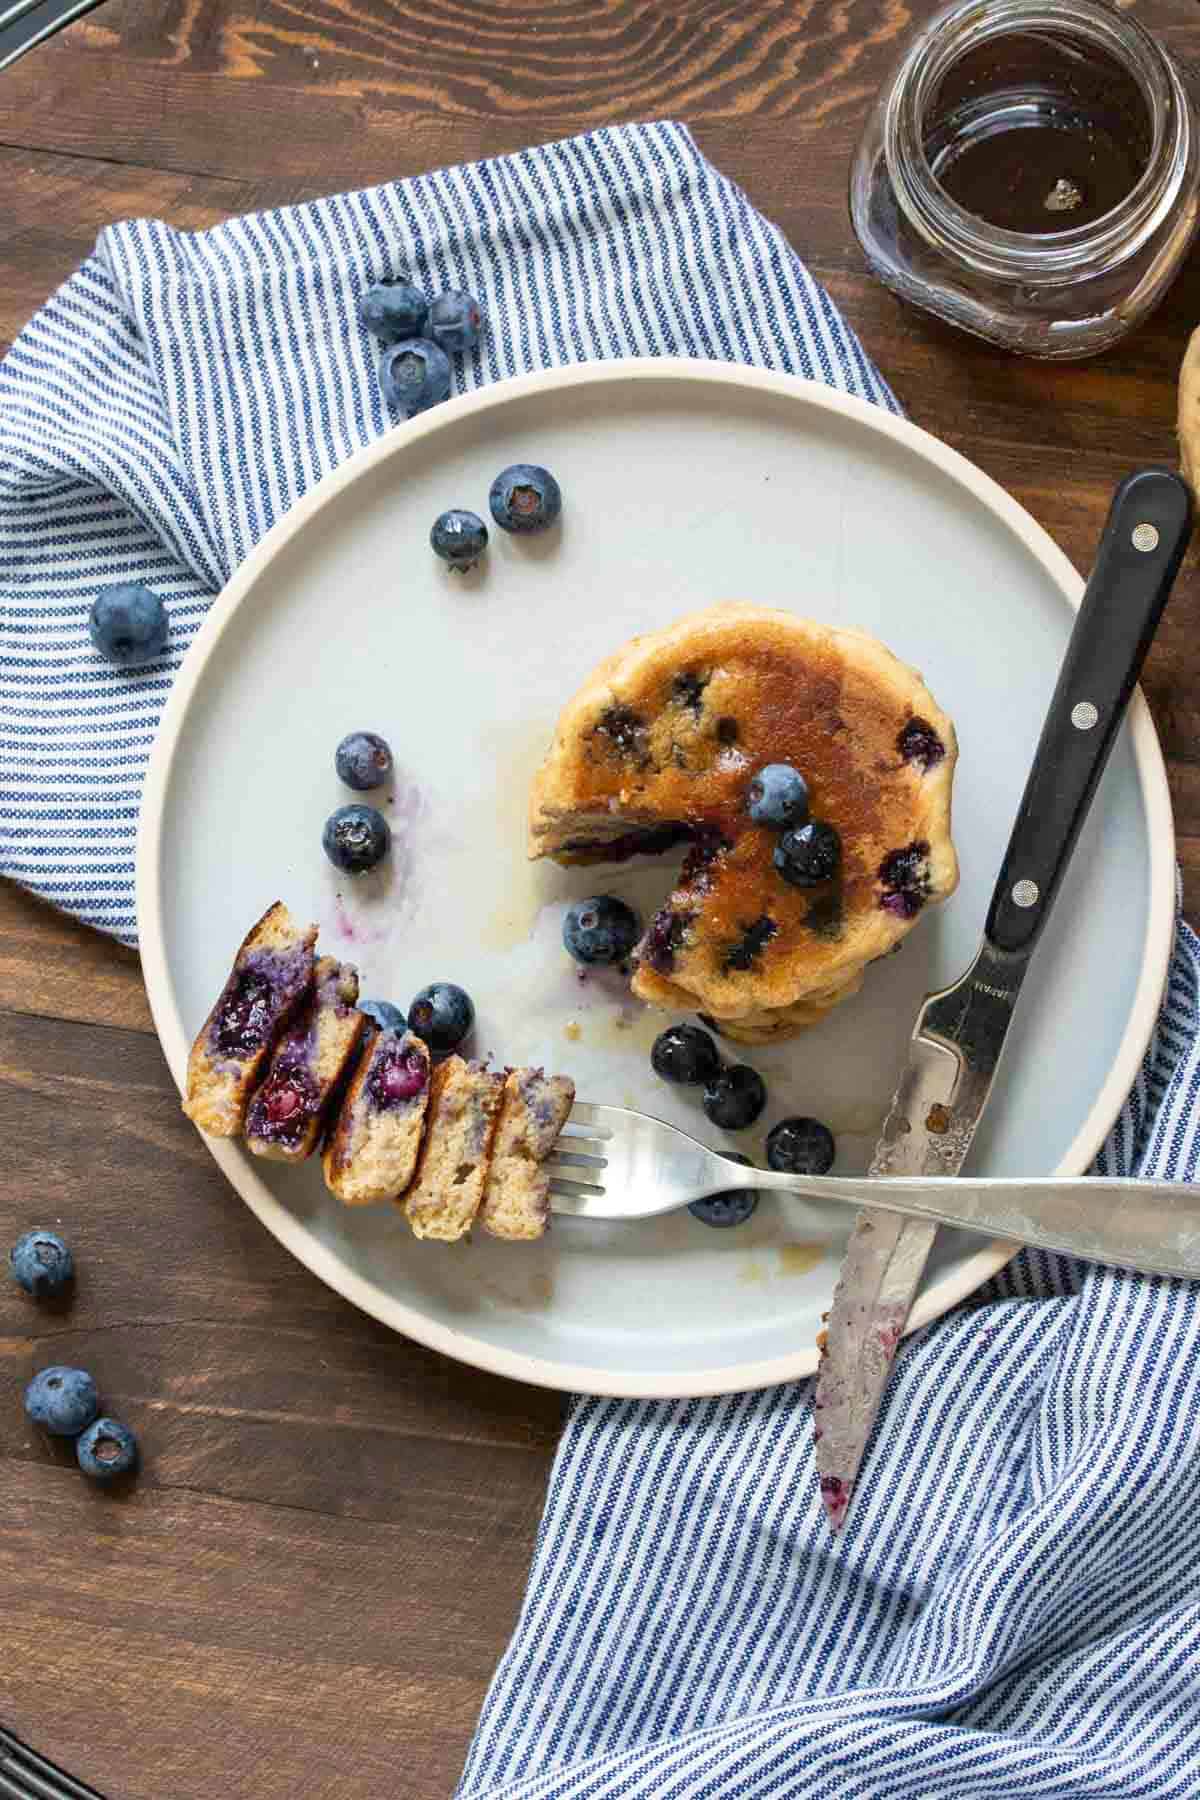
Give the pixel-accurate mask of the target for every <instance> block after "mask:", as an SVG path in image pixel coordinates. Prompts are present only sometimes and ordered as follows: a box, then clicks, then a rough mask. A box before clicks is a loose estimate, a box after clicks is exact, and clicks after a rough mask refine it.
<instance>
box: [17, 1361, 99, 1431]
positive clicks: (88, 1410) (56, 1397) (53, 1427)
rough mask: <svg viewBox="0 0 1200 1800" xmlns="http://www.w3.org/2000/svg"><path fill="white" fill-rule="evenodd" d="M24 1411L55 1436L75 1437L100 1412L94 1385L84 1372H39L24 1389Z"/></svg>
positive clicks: (63, 1370) (51, 1369)
mask: <svg viewBox="0 0 1200 1800" xmlns="http://www.w3.org/2000/svg"><path fill="white" fill-rule="evenodd" d="M25 1411H26V1412H27V1413H28V1415H29V1417H30V1418H31V1419H32V1420H33V1422H34V1424H35V1425H40V1426H41V1427H42V1429H43V1430H44V1431H49V1432H52V1433H53V1435H54V1436H55V1437H78V1436H79V1433H80V1432H81V1431H82V1430H83V1429H84V1427H85V1426H88V1425H90V1424H91V1422H92V1420H93V1419H94V1418H95V1417H96V1414H97V1413H98V1412H99V1411H100V1396H99V1394H98V1393H97V1392H96V1384H95V1382H94V1381H93V1380H92V1378H91V1376H90V1375H89V1374H88V1372H87V1370H86V1369H66V1368H62V1367H60V1366H58V1365H56V1366H55V1367H54V1368H50V1369H39V1370H38V1372H37V1374H36V1375H35V1376H34V1378H33V1380H32V1381H31V1382H30V1383H29V1386H28V1387H27V1388H26V1389H25Z"/></svg>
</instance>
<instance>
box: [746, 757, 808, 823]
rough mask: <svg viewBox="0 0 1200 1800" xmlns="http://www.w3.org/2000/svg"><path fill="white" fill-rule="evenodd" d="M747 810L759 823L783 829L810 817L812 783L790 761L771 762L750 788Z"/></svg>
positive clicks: (747, 796)
mask: <svg viewBox="0 0 1200 1800" xmlns="http://www.w3.org/2000/svg"><path fill="white" fill-rule="evenodd" d="M746 810H747V812H748V813H749V814H750V817H751V818H752V819H753V820H754V823H755V824H756V825H774V826H776V827H777V828H778V829H779V830H780V831H784V830H786V829H787V827H788V826H789V825H803V824H804V822H805V820H806V819H807V818H808V783H807V782H806V781H805V779H804V777H803V775H801V773H800V771H799V769H793V767H792V765H791V764H790V763H767V765H766V767H765V768H762V769H760V770H759V771H758V774H757V775H756V776H755V777H754V779H753V781H752V782H751V783H750V785H749V787H748V788H747V789H746Z"/></svg>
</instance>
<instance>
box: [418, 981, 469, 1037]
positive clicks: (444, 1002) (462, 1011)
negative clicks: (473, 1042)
mask: <svg viewBox="0 0 1200 1800" xmlns="http://www.w3.org/2000/svg"><path fill="white" fill-rule="evenodd" d="M474 1023H475V1007H474V1005H473V1003H472V1001H471V996H470V994H468V993H467V992H466V990H465V989H464V988H460V987H458V986H457V985H456V984H455V983H454V982H453V981H434V982H431V983H430V985H429V986H428V987H423V988H422V989H421V991H420V993H419V994H418V995H417V997H416V999H415V1000H414V1001H413V1003H412V1005H411V1006H410V1007H409V1009H408V1029H409V1030H410V1031H411V1032H414V1033H415V1034H416V1036H417V1037H419V1038H420V1039H421V1041H422V1043H424V1044H426V1045H428V1047H429V1049H430V1050H432V1051H433V1053H434V1055H435V1056H442V1055H444V1054H445V1053H446V1052H447V1051H449V1050H457V1049H458V1046H459V1045H460V1044H461V1043H462V1041H463V1039H464V1038H465V1037H466V1035H467V1033H468V1031H470V1029H471V1027H472V1025H473V1024H474Z"/></svg>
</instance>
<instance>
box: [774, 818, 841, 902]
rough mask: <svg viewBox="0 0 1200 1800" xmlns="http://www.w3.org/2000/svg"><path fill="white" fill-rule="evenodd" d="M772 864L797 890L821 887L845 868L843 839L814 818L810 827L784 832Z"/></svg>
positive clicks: (805, 826)
mask: <svg viewBox="0 0 1200 1800" xmlns="http://www.w3.org/2000/svg"><path fill="white" fill-rule="evenodd" d="M772 861H773V862H774V864H775V867H776V868H777V869H778V871H779V873H780V874H781V875H782V876H783V879H784V880H785V881H788V882H790V883H791V885H792V886H793V887H819V886H820V885H821V883H822V882H823V881H832V880H833V878H834V876H835V875H836V874H837V872H838V870H839V868H840V867H841V863H842V840H841V838H840V837H839V836H838V834H837V832H836V831H835V830H834V828H833V826H832V825H827V824H826V823H825V821H824V820H823V819H810V820H809V822H808V824H807V825H801V826H799V827H798V828H797V829H796V830H795V831H785V832H784V834H783V836H782V837H781V838H780V840H779V842H778V843H777V844H776V846H775V852H774V856H773V857H772Z"/></svg>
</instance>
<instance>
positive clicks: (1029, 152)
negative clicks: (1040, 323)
mask: <svg viewBox="0 0 1200 1800" xmlns="http://www.w3.org/2000/svg"><path fill="white" fill-rule="evenodd" d="M1150 151H1151V127H1150V120H1149V117H1148V115H1147V112H1146V107H1145V103H1144V101H1143V99H1142V96H1141V93H1140V91H1139V89H1138V86H1137V84H1136V82H1135V81H1134V79H1133V77H1132V76H1131V75H1130V74H1129V73H1128V72H1127V71H1126V70H1125V69H1124V68H1122V66H1121V65H1120V63H1118V62H1117V61H1116V60H1115V59H1114V58H1113V57H1110V56H1108V55H1107V54H1106V53H1105V52H1104V51H1102V50H1101V49H1100V48H1099V47H1098V46H1097V47H1095V48H1094V49H1092V50H1090V51H1088V52H1087V53H1086V54H1084V53H1082V52H1081V51H1080V48H1079V46H1078V44H1077V43H1075V42H1072V43H1070V44H1067V43H1065V42H1063V41H1060V40H1056V39H1055V38H1054V37H1053V35H1051V34H1050V33H1046V34H1042V33H1040V32H1039V33H1034V32H1030V33H1021V32H1014V33H1011V34H1005V35H1004V36H1002V37H1000V38H998V39H997V40H996V41H995V43H994V44H988V45H981V46H979V47H978V48H977V49H976V50H974V51H972V52H970V53H969V54H968V55H966V56H964V57H963V58H962V59H961V60H960V61H959V62H957V63H955V64H954V66H953V67H952V68H951V69H950V70H949V71H948V72H947V74H946V76H945V78H944V80H943V81H942V83H941V85H940V87H939V89H938V92H937V93H936V95H935V96H934V97H933V102H932V104H931V106H930V108H929V111H928V113H927V115H926V131H925V153H926V156H927V157H928V159H929V166H930V169H931V171H932V173H933V175H934V176H935V178H936V179H937V181H938V182H939V184H940V185H941V187H942V188H943V189H944V190H945V192H946V193H947V194H948V195H949V196H950V198H951V199H952V200H955V201H957V203H958V204H959V205H960V206H961V207H963V208H964V209H965V210H966V211H967V212H969V213H971V214H973V215H974V216H975V217H976V218H977V219H981V220H983V221H984V222H985V223H986V224H988V225H993V226H997V227H999V228H1000V229H1001V230H1003V231H1017V232H1024V233H1027V234H1030V235H1033V236H1045V235H1049V234H1050V233H1053V232H1061V231H1073V230H1076V229H1078V228H1079V227H1080V226H1085V225H1092V224H1094V223H1095V222H1096V220H1098V219H1101V218H1103V217H1104V215H1105V214H1106V213H1109V212H1111V211H1112V210H1113V208H1114V207H1116V206H1119V205H1120V203H1121V202H1122V201H1123V200H1124V199H1125V198H1126V197H1127V196H1128V195H1129V194H1130V193H1131V192H1132V191H1133V189H1134V188H1135V187H1136V186H1137V183H1138V181H1139V180H1140V178H1141V176H1142V175H1143V174H1144V172H1145V170H1146V168H1147V165H1148V164H1149V161H1150Z"/></svg>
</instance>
